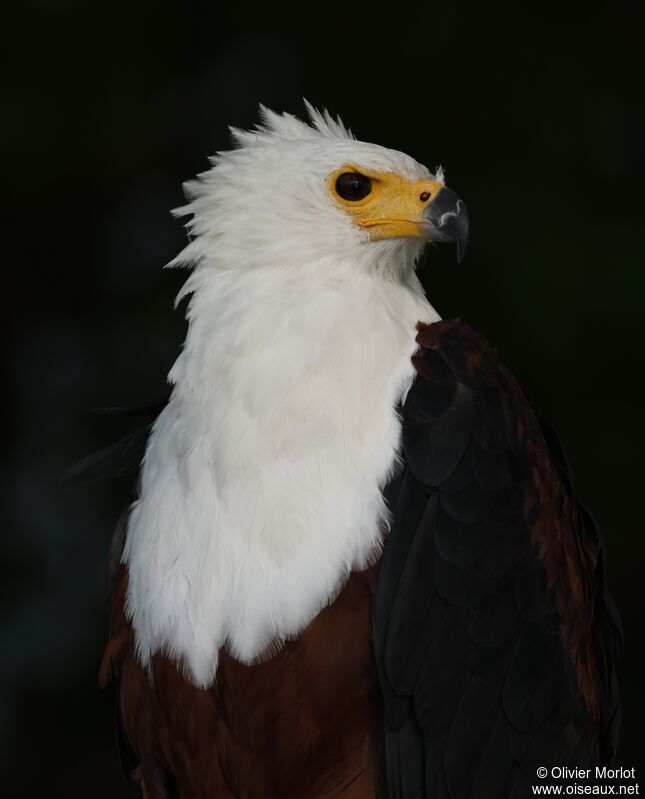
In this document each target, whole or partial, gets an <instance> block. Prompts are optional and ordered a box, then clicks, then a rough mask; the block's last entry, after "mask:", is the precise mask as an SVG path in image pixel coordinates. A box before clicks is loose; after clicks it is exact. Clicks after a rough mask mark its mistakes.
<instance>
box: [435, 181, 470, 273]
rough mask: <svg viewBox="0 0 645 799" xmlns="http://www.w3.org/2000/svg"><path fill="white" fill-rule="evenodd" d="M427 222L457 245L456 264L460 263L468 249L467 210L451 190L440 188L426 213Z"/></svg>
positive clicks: (446, 239)
mask: <svg viewBox="0 0 645 799" xmlns="http://www.w3.org/2000/svg"><path fill="white" fill-rule="evenodd" d="M426 214H427V217H428V220H429V221H430V222H431V223H432V224H433V225H434V226H435V228H436V230H438V231H439V232H440V233H441V234H443V236H445V238H444V239H443V240H444V241H454V242H455V243H456V245H457V263H461V262H462V261H463V259H464V256H465V254H466V249H467V247H468V228H469V220H468V209H467V208H466V204H465V203H464V201H463V200H462V199H461V198H460V197H459V196H458V195H457V193H456V192H454V191H453V190H452V189H448V188H445V187H444V188H442V189H441V190H440V191H439V193H438V194H437V196H436V197H435V199H434V200H433V201H432V202H431V203H430V205H429V206H428V208H427V211H426Z"/></svg>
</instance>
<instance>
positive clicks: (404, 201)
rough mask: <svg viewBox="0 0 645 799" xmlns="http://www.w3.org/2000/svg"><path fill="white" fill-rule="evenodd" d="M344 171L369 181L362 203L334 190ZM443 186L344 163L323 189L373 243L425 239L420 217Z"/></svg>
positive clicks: (425, 227)
mask: <svg viewBox="0 0 645 799" xmlns="http://www.w3.org/2000/svg"><path fill="white" fill-rule="evenodd" d="M346 172H358V173H360V174H361V175H365V176H366V177H368V178H370V180H371V182H372V190H371V192H370V193H369V194H368V195H367V196H366V197H364V198H363V199H362V200H346V199H344V198H343V197H341V196H340V195H339V194H338V192H337V191H336V181H337V180H338V178H339V176H340V175H342V174H344V173H346ZM443 187H444V184H443V183H439V181H436V180H408V179H407V178H404V177H401V176H400V175H397V174H395V173H394V172H372V171H371V170H365V169H363V168H362V167H357V166H355V165H353V164H346V165H345V166H343V167H341V168H340V169H338V170H336V171H335V172H333V173H332V174H331V175H330V176H329V177H328V178H327V188H328V190H329V193H330V194H331V196H332V197H333V199H334V200H335V202H336V203H338V204H339V205H340V206H341V207H342V208H343V209H344V210H345V211H346V212H347V213H348V214H350V216H351V217H352V219H353V221H354V223H355V224H356V225H358V227H361V228H364V229H365V230H367V232H368V233H369V236H370V238H371V239H373V240H375V241H377V240H380V239H393V238H415V239H423V238H426V231H427V229H428V225H427V224H424V220H423V218H422V215H423V212H424V211H425V209H426V208H427V206H428V205H429V204H430V203H431V202H432V200H434V198H435V196H436V195H437V193H438V192H439V190H440V189H442V188H443Z"/></svg>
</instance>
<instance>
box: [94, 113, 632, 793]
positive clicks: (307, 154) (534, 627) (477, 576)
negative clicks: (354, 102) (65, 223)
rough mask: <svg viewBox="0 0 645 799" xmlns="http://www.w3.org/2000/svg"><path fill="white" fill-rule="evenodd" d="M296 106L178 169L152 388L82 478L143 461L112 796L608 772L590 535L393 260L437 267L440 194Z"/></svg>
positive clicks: (122, 608)
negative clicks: (164, 334)
mask: <svg viewBox="0 0 645 799" xmlns="http://www.w3.org/2000/svg"><path fill="white" fill-rule="evenodd" d="M308 113H309V122H308V123H306V122H303V121H301V120H299V119H297V118H295V117H293V116H291V115H289V114H276V113H274V112H272V111H270V110H268V109H265V108H261V115H262V123H261V124H260V125H259V126H258V127H257V128H256V129H255V130H254V131H251V132H247V131H241V130H235V129H234V130H232V136H233V139H234V142H235V145H236V146H235V147H234V149H232V150H231V151H230V152H224V153H220V154H218V155H217V156H216V157H215V158H213V159H212V168H211V169H210V170H209V171H207V172H205V173H203V174H202V175H200V176H199V178H198V179H197V180H196V181H194V182H191V183H188V184H187V186H186V193H187V198H188V204H187V205H186V206H185V207H183V208H181V209H179V212H178V213H180V214H187V215H188V214H189V215H191V221H190V222H189V224H188V228H189V232H190V241H189V243H188V245H187V246H186V248H185V249H184V250H183V252H181V253H180V255H178V256H177V258H176V259H175V261H174V262H173V264H176V265H186V266H189V267H191V269H192V272H191V274H190V276H189V278H188V280H187V282H186V283H185V285H184V287H183V289H182V291H181V292H180V294H179V298H178V299H181V298H183V297H190V300H189V304H188V311H187V318H188V321H189V327H188V333H187V337H186V341H185V344H184V347H183V350H182V352H181V354H180V355H179V357H178V358H177V360H176V362H175V364H174V366H173V368H172V370H171V372H170V375H169V382H170V384H171V387H172V389H171V393H170V395H169V397H168V399H167V402H164V403H160V404H159V405H158V406H157V407H156V408H155V409H154V411H153V415H156V418H155V419H154V421H152V422H151V423H150V426H149V428H147V429H146V430H145V431H144V432H143V434H141V433H139V434H137V436H136V437H135V438H134V439H132V438H130V439H127V441H126V442H125V443H122V444H121V445H118V446H116V447H113V448H111V449H110V450H109V452H107V453H103V454H100V455H99V456H94V458H93V459H92V460H91V462H88V463H85V465H84V467H83V468H82V469H81V470H80V472H82V471H83V469H85V471H86V472H87V470H88V469H89V471H90V472H92V470H94V471H95V472H96V471H97V470H98V472H101V473H106V472H108V471H114V472H119V473H123V472H126V471H127V470H128V468H129V467H130V466H135V465H136V467H137V468H138V467H139V462H140V461H141V458H142V462H141V463H140V470H139V488H138V493H137V496H136V499H135V501H134V503H133V505H132V507H131V508H130V509H129V511H128V513H127V514H126V516H125V517H124V519H125V520H124V522H123V523H122V524H121V525H120V526H119V528H118V529H119V530H120V533H118V534H117V536H116V539H115V540H116V541H117V547H118V551H117V556H118V557H117V560H119V561H120V564H119V566H118V572H117V573H116V574H115V577H114V581H113V583H114V585H113V594H112V600H111V615H110V630H109V639H108V643H107V647H106V650H105V655H104V660H103V665H102V679H103V680H106V679H107V678H108V676H109V674H110V673H112V674H113V675H114V677H115V679H116V681H117V720H118V731H119V743H120V751H121V757H122V761H123V764H124V768H125V771H126V774H127V777H128V780H129V781H130V785H131V789H132V792H133V794H134V795H135V796H145V797H154V799H156V798H157V797H168V798H170V797H173V798H174V797H181V799H189V797H190V798H191V799H193V798H197V799H216V798H217V799H225V798H226V799H229V798H230V799H233V797H235V799H242V797H248V799H273V798H276V799H277V798H278V797H280V798H283V797H284V799H314V797H315V798H317V799H319V798H322V797H330V798H331V797H343V798H344V799H359V798H360V799H368V797H369V799H373V798H374V797H377V796H378V797H390V799H417V798H419V799H421V798H423V799H426V798H427V799H429V798H430V797H432V798H434V797H436V798H437V799H440V798H446V797H452V798H453V799H467V797H468V798H472V799H487V798H488V797H491V799H492V798H493V797H494V798H497V797H501V798H503V797H523V796H526V795H529V790H530V789H529V786H530V785H531V784H532V783H535V782H536V778H535V769H536V768H537V767H538V766H547V767H550V766H552V765H554V764H555V765H558V766H571V767H573V766H587V765H591V764H611V763H612V762H613V760H614V755H615V749H616V741H617V730H618V719H619V712H618V694H617V688H616V661H617V659H618V655H619V650H620V646H621V633H620V623H619V620H618V617H617V614H616V611H615V609H614V607H613V604H612V602H611V600H610V598H609V597H608V594H607V591H606V588H605V563H604V554H603V549H602V547H601V544H600V542H599V536H598V533H597V531H596V528H595V526H594V524H593V522H592V520H591V517H590V516H589V515H588V513H587V512H586V511H585V510H584V509H583V508H582V506H581V505H580V504H578V503H577V501H576V499H575V498H574V494H573V488H572V483H571V479H570V475H569V470H568V467H567V464H566V461H565V459H564V456H563V453H562V449H561V448H560V446H559V444H558V441H557V438H555V436H554V434H553V433H552V431H551V430H550V428H548V427H547V426H546V425H544V424H543V423H541V422H540V421H539V420H538V418H537V417H536V415H535V413H534V412H533V410H532V408H531V406H530V405H529V403H528V401H527V399H526V397H525V395H524V394H523V393H522V390H521V389H520V388H519V386H518V384H517V382H516V381H515V379H514V378H513V376H512V375H511V373H510V372H509V371H508V369H507V368H506V367H505V366H504V365H503V363H502V362H501V360H500V358H499V355H498V353H497V352H496V350H495V349H494V348H493V347H492V346H491V345H490V344H489V343H488V342H487V341H486V339H485V338H483V337H482V336H481V335H479V334H478V333H476V332H475V331H473V330H472V329H471V328H469V327H468V326H467V325H466V324H465V323H462V322H459V321H442V320H441V318H440V316H439V315H438V314H437V312H436V311H435V310H434V308H433V307H432V306H431V305H430V303H429V302H428V300H427V299H426V297H425V295H424V292H423V290H422V288H421V285H420V283H419V280H418V278H417V275H416V273H415V264H416V262H417V259H418V258H419V255H420V254H421V252H422V250H423V248H424V246H425V245H426V243H427V242H434V241H452V242H456V244H457V255H458V257H459V258H461V256H462V255H463V252H464V250H465V247H466V243H467V238H468V216H467V211H466V208H465V205H464V203H463V202H462V200H461V199H459V198H458V196H457V194H456V193H455V192H454V191H452V190H451V189H449V188H447V187H446V186H445V182H444V175H443V173H442V171H441V170H438V171H437V172H436V173H435V174H432V173H431V172H430V171H429V170H428V169H427V168H426V167H425V166H422V165H421V164H419V163H417V162H416V161H415V160H414V159H412V158H410V157H409V156H407V155H405V154H403V153H400V152H396V151H394V150H390V149H386V148H384V147H381V146H377V145H375V144H366V143H364V142H360V141H357V140H356V139H355V138H354V136H353V135H352V134H351V132H350V131H349V130H348V129H347V128H346V127H345V126H344V125H343V123H342V122H341V121H340V119H333V118H332V117H331V116H330V115H329V114H328V113H327V112H326V111H325V112H323V113H320V112H318V111H317V110H315V109H314V108H312V107H311V106H308ZM143 442H145V455H143ZM142 456H143V457H142ZM80 472H79V473H80ZM120 536H121V537H120ZM119 542H121V543H122V544H123V546H122V547H121V543H119Z"/></svg>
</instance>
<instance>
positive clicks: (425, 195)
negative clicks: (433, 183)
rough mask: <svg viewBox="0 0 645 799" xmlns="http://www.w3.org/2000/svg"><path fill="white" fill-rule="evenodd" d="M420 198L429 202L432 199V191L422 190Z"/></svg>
mask: <svg viewBox="0 0 645 799" xmlns="http://www.w3.org/2000/svg"><path fill="white" fill-rule="evenodd" d="M419 199H420V200H421V202H422V203H425V202H427V201H428V200H429V199H430V192H429V191H424V192H421V197H419Z"/></svg>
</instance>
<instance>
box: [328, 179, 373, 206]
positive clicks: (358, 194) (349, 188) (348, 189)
mask: <svg viewBox="0 0 645 799" xmlns="http://www.w3.org/2000/svg"><path fill="white" fill-rule="evenodd" d="M371 191H372V181H371V180H370V179H369V178H368V177H366V176H365V175H361V173H360V172H343V174H342V175H339V176H338V178H337V180H336V193H337V194H338V196H339V197H342V198H343V200H350V201H354V202H356V201H357V200H362V199H364V198H365V197H367V195H368V194H369V193H370V192H371Z"/></svg>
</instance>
